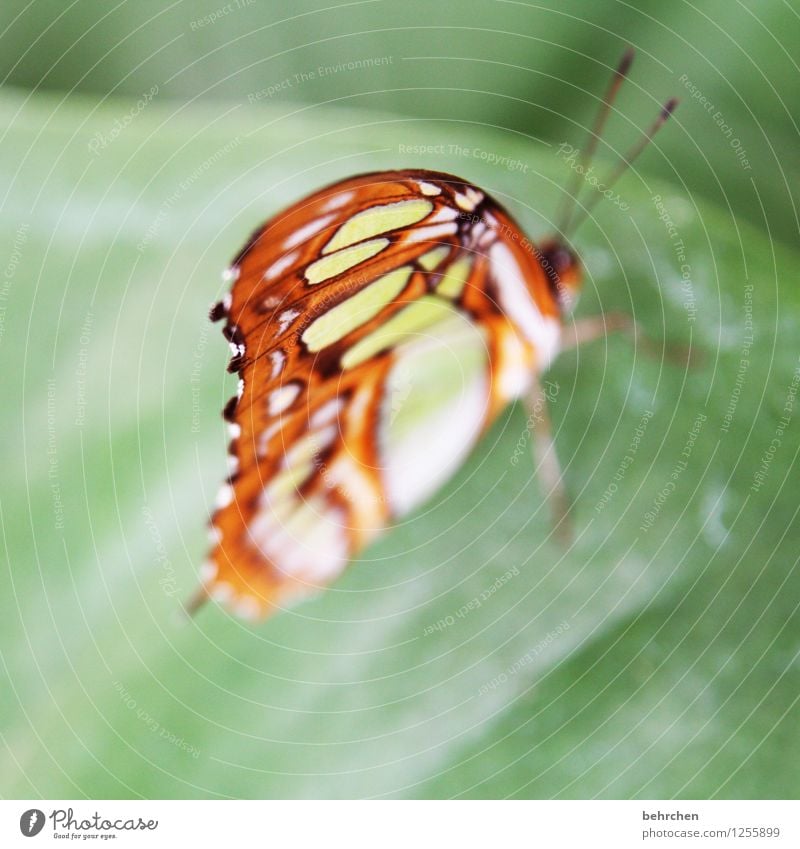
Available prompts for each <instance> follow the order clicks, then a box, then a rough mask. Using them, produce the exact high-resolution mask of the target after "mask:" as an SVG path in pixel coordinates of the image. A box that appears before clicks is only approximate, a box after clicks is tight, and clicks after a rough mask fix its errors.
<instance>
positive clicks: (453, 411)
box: [378, 310, 489, 516]
mask: <svg viewBox="0 0 800 849" xmlns="http://www.w3.org/2000/svg"><path fill="white" fill-rule="evenodd" d="M394 356H395V362H394V364H393V366H392V369H391V371H390V372H389V375H388V377H387V381H386V386H385V394H384V398H383V402H382V405H381V416H380V424H379V434H378V441H379V449H380V452H381V468H382V475H383V480H384V486H385V488H386V496H387V500H388V503H389V505H390V507H391V509H392V512H393V514H394V515H395V516H401V515H403V514H405V513H407V512H408V511H410V510H413V509H414V508H415V507H417V506H418V505H419V504H421V503H422V502H423V501H424V500H425V499H427V498H428V497H429V496H430V495H432V494H433V493H434V492H435V491H436V490H437V489H438V488H439V487H440V486H442V484H444V483H445V482H446V481H447V480H448V478H450V476H451V475H452V474H453V473H454V472H455V471H456V470H457V469H458V468H459V466H460V465H461V463H462V462H463V460H464V459H465V457H466V456H467V454H468V453H469V451H470V450H471V448H472V446H473V445H474V444H475V441H476V440H477V439H478V437H479V435H480V433H481V430H482V428H483V424H484V421H485V419H486V416H487V413H488V403H489V352H488V349H487V346H486V339H485V336H484V332H483V330H482V328H481V327H479V326H478V325H476V324H474V323H473V322H472V321H470V320H469V319H468V318H467V317H466V316H464V315H463V314H461V313H457V312H456V311H455V310H448V312H447V314H446V315H443V316H442V317H441V318H440V320H439V321H437V322H434V323H432V324H428V325H426V329H425V331H424V332H418V333H417V335H416V336H415V337H414V338H412V339H410V340H409V341H406V342H404V343H403V344H401V345H400V346H399V347H398V348H397V349H396V350H395V352H394Z"/></svg>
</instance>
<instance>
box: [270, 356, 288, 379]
mask: <svg viewBox="0 0 800 849" xmlns="http://www.w3.org/2000/svg"><path fill="white" fill-rule="evenodd" d="M269 360H270V362H271V363H272V371H271V372H270V375H269V376H270V380H274V379H275V378H276V377H277V376H278V375H279V374H280V373H281V371H283V366H284V363H285V362H286V354H284V353H283V351H273V352H272V353H271V354H270V355H269Z"/></svg>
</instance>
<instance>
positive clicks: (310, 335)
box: [302, 265, 413, 351]
mask: <svg viewBox="0 0 800 849" xmlns="http://www.w3.org/2000/svg"><path fill="white" fill-rule="evenodd" d="M412 270H413V269H412V268H411V266H410V265H405V266H403V267H402V268H397V269H395V270H394V271H390V272H389V273H388V274H384V275H383V276H382V277H379V278H378V279H377V280H376V281H375V282H374V283H370V285H369V286H367V287H366V288H364V289H362V290H361V291H360V292H357V293H356V294H355V295H353V296H351V297H350V298H348V299H347V300H346V301H343V302H342V303H340V304H337V305H336V306H335V307H332V308H331V309H329V310H328V311H327V312H326V313H325V314H324V315H322V316H320V317H319V318H318V319H317V320H316V321H314V322H313V323H312V324H310V325H309V326H308V327H307V328H306V330H305V332H304V333H303V336H302V339H303V341H304V342H305V343H306V346H307V347H308V350H309V351H321V350H322V349H323V348H326V347H327V346H328V345H332V344H333V343H334V342H338V341H339V340H340V339H343V338H344V337H345V336H347V334H348V333H350V332H351V331H352V330H355V329H356V328H357V327H360V326H361V325H362V324H366V322H368V321H369V320H370V319H371V318H374V317H375V316H376V315H377V314H378V313H379V312H380V311H381V310H382V309H383V308H384V307H385V306H386V305H387V304H389V303H390V302H391V301H392V300H394V298H396V297H397V296H398V295H399V294H400V293H401V292H402V291H403V289H404V287H405V285H406V283H407V282H408V278H409V277H410V276H411V272H412Z"/></svg>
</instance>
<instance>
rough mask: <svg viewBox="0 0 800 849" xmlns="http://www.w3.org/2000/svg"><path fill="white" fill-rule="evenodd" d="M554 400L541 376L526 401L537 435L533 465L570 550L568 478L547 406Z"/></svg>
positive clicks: (556, 528) (561, 538)
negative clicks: (559, 454) (560, 459)
mask: <svg viewBox="0 0 800 849" xmlns="http://www.w3.org/2000/svg"><path fill="white" fill-rule="evenodd" d="M547 384H548V389H552V387H553V386H555V384H551V383H550V382H549V381H547ZM551 400H553V395H552V392H550V393H549V394H548V391H547V390H545V388H544V387H543V386H542V383H541V381H540V380H539V377H538V375H537V376H536V377H535V378H534V382H533V385H532V386H531V390H530V392H529V394H528V397H527V399H526V406H527V409H528V422H529V427H530V430H531V432H532V436H533V444H532V448H533V462H534V467H535V469H536V474H537V476H538V478H539V481H540V485H541V489H542V492H543V494H544V497H545V499H546V501H547V502H548V505H549V508H550V513H551V515H552V519H553V532H554V534H555V536H556V538H557V539H558V541H559V542H560V543H561V544H562V545H563V546H565V547H568V546H569V545H570V544H571V543H572V540H573V534H572V525H571V523H570V519H569V498H568V496H567V490H566V488H565V487H564V478H563V475H562V473H561V465H560V463H559V462H558V454H557V453H556V445H555V440H554V439H553V425H552V421H551V419H550V411H549V409H548V406H547V405H548V403H549V402H550V401H551Z"/></svg>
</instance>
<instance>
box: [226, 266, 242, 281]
mask: <svg viewBox="0 0 800 849" xmlns="http://www.w3.org/2000/svg"><path fill="white" fill-rule="evenodd" d="M238 279H239V266H238V265H232V266H231V267H230V268H226V269H225V271H223V272H222V280H223V281H224V282H225V283H235V282H236V281H237V280H238Z"/></svg>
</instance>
